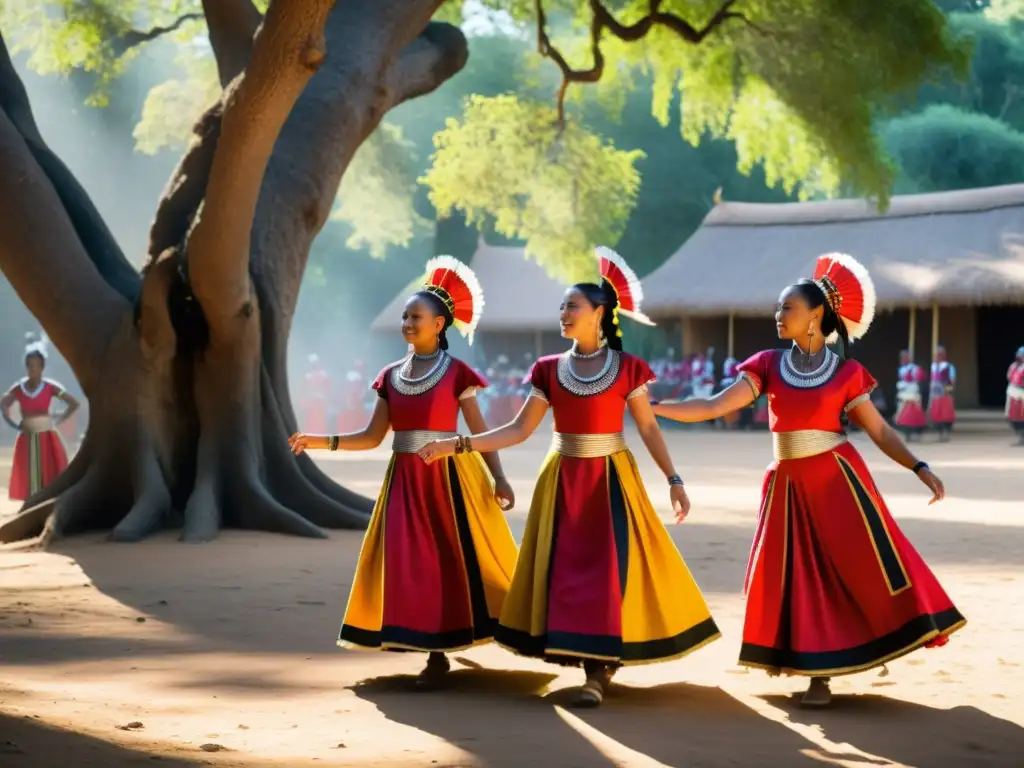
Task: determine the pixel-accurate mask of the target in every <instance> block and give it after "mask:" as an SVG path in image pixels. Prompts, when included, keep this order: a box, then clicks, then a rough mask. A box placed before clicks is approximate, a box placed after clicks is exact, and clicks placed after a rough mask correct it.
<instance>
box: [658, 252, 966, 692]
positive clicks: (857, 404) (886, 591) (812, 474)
mask: <svg viewBox="0 0 1024 768" xmlns="http://www.w3.org/2000/svg"><path fill="white" fill-rule="evenodd" d="M874 303H875V302H874V287H873V285H872V283H871V278H870V276H869V275H868V273H867V270H865V269H864V268H863V267H862V266H861V265H860V264H859V263H858V262H857V261H855V260H854V259H852V258H851V257H849V256H846V255H843V254H830V255H827V256H822V257H820V258H819V259H818V263H817V268H816V270H815V275H814V278H813V279H810V280H801V281H800V282H798V283H797V284H795V285H792V286H790V287H789V288H787V289H786V290H785V291H783V293H782V295H781V297H780V299H779V308H778V310H777V312H776V314H775V318H776V325H777V329H778V334H779V338H780V339H786V340H789V341H791V342H792V343H793V346H792V347H791V348H790V349H788V350H767V351H764V352H759V353H758V354H756V355H754V356H753V357H751V358H750V359H749V360H747V361H746V362H744V363H743V364H742V365H740V371H741V372H742V374H741V378H740V380H739V381H737V382H736V383H735V384H734V385H733V386H731V387H730V388H729V389H727V390H725V391H724V392H722V393H720V394H718V395H716V396H715V397H712V398H710V399H706V400H691V401H686V402H681V403H661V404H659V405H656V406H655V407H654V411H655V413H657V414H658V415H659V416H664V417H666V418H671V419H677V420H679V421H686V422H695V421H704V420H707V419H714V418H719V417H721V416H722V414H724V413H728V412H729V411H731V410H735V409H737V408H743V407H745V406H746V405H748V404H749V403H750V402H752V401H753V400H754V399H755V398H756V397H758V396H760V395H761V394H762V393H767V394H768V400H769V406H768V407H769V409H770V416H771V430H772V438H773V443H774V448H775V459H776V461H775V462H774V463H773V464H772V465H771V466H770V467H769V468H768V472H767V474H766V475H765V479H764V485H763V488H762V492H763V495H762V502H761V511H760V514H759V516H758V522H757V532H756V534H755V536H754V543H753V547H752V548H751V553H750V560H749V564H748V566H747V578H746V593H747V608H746V619H745V622H744V626H743V645H742V648H741V650H740V664H742V665H745V666H750V667H759V668H762V669H765V670H767V671H768V672H769V673H775V674H778V673H780V672H782V673H787V674H796V675H806V676H809V677H811V678H812V679H811V683H810V686H809V688H808V690H807V693H806V694H805V695H804V703H805V704H806V705H808V706H824V705H827V704H828V703H829V702H830V700H831V692H830V690H829V678H830V677H832V676H835V675H844V674H850V673H853V672H860V671H863V670H867V669H871V668H872V667H878V666H881V665H882V664H884V663H885V662H887V661H889V660H890V659H895V658H897V657H899V656H902V655H904V654H906V653H910V652H911V651H913V650H915V649H917V648H920V647H922V646H938V645H944V644H945V642H946V640H947V638H948V636H949V635H950V634H951V633H952V632H954V631H955V630H957V629H959V628H960V627H962V626H963V625H964V623H965V620H964V617H963V616H961V615H960V612H959V611H958V610H957V609H956V607H955V606H954V605H953V603H952V601H951V600H950V599H949V597H948V596H947V595H946V593H945V592H944V591H943V589H942V587H941V586H940V585H939V582H938V580H937V579H936V578H935V576H934V575H933V574H932V572H931V571H930V570H929V569H928V566H927V565H926V564H925V562H924V560H923V559H922V558H921V556H920V555H919V554H918V553H917V551H916V550H915V549H914V548H913V546H911V544H910V542H909V541H907V538H906V537H905V536H904V535H903V532H902V531H900V529H899V526H897V525H896V522H895V520H893V518H892V515H890V514H889V510H888V509H887V508H886V506H885V502H884V500H883V499H882V495H881V494H880V493H879V491H878V488H877V487H876V486H875V483H874V481H873V480H872V479H871V475H870V474H869V473H868V470H867V467H866V466H865V464H864V460H863V459H862V458H861V456H860V453H858V452H857V450H856V449H855V448H854V447H853V446H852V445H851V444H850V443H849V442H848V441H847V438H846V435H845V434H844V432H843V428H842V426H841V423H840V417H841V415H842V414H843V413H844V412H845V413H847V414H848V415H849V418H850V420H851V421H853V422H854V423H856V424H857V425H859V426H860V427H861V428H862V429H863V430H864V431H865V432H866V433H867V434H868V435H869V436H870V437H871V439H872V440H873V441H874V443H875V444H876V445H877V446H878V447H879V448H880V449H881V450H882V452H883V453H885V454H886V455H887V456H888V457H889V458H891V459H892V460H893V461H895V462H896V463H897V464H900V465H902V466H904V467H906V468H907V469H908V470H910V471H912V472H914V473H916V474H917V476H918V478H919V479H920V480H921V481H922V482H923V483H924V484H925V485H926V486H927V487H928V489H929V490H930V491H931V492H932V498H931V502H929V503H932V502H936V501H940V500H941V499H942V498H943V496H944V494H945V491H944V489H943V486H942V482H941V481H940V480H939V478H938V477H936V476H935V474H933V473H932V471H931V470H930V469H929V468H928V465H927V464H925V463H924V462H923V461H918V460H917V458H916V457H915V456H914V455H913V454H912V453H911V452H910V450H909V449H908V448H907V446H906V445H905V444H904V442H903V440H901V439H900V436H899V435H898V434H897V433H896V432H895V431H894V430H893V429H892V428H891V427H890V426H889V425H888V424H886V423H885V420H884V419H883V418H882V416H881V415H880V414H879V413H878V411H877V410H876V408H875V406H874V405H873V404H872V403H871V399H870V395H871V392H872V390H873V389H874V388H875V380H874V379H873V378H872V377H871V374H869V373H868V372H867V370H865V368H864V367H863V366H862V365H861V364H860V363H858V362H857V361H856V360H850V359H846V360H845V361H843V360H840V357H839V356H838V355H836V354H835V353H833V352H832V351H831V350H830V349H829V348H828V347H827V346H826V344H825V341H826V338H828V337H834V336H835V335H838V337H839V339H841V340H842V342H843V345H844V347H845V348H848V344H849V340H850V339H857V338H860V337H861V336H863V335H864V333H865V332H866V331H867V328H868V326H869V324H870V322H871V319H872V317H873V315H874Z"/></svg>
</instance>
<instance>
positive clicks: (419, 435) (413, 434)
mask: <svg viewBox="0 0 1024 768" xmlns="http://www.w3.org/2000/svg"><path fill="white" fill-rule="evenodd" d="M455 435H456V433H455V432H435V431H434V430H432V429H405V430H400V431H398V432H395V436H394V437H393V438H392V439H391V450H392V451H394V452H395V453H417V452H418V451H419V450H420V448H422V447H423V446H425V445H426V444H427V443H432V442H434V441H435V440H447V439H448V438H451V437H455Z"/></svg>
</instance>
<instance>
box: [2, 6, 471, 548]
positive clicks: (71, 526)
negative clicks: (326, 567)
mask: <svg viewBox="0 0 1024 768" xmlns="http://www.w3.org/2000/svg"><path fill="white" fill-rule="evenodd" d="M440 4H441V2H440V0H348V1H346V0H339V1H338V2H337V3H334V2H333V0H287V1H286V0H275V1H274V2H272V3H271V5H270V7H269V10H268V12H267V15H266V17H265V18H263V19H260V18H259V14H258V13H256V12H255V10H254V9H253V8H252V6H251V4H250V3H249V0H204V3H203V6H204V10H205V11H206V14H207V24H208V26H209V28H210V38H211V41H212V44H213V46H214V52H215V55H216V57H217V62H218V67H219V71H220V73H221V78H222V80H223V82H224V83H225V87H224V92H223V94H222V95H221V98H220V100H219V101H218V103H216V104H214V105H211V107H210V108H209V109H208V110H207V111H206V112H205V113H204V114H203V115H202V116H200V117H199V119H198V121H197V123H196V126H195V130H194V136H193V139H192V141H191V143H190V145H189V147H188V148H187V150H186V151H185V153H184V155H183V157H182V159H181V161H180V163H179V165H178V167H177V169H176V170H175V172H174V174H173V176H172V178H171V180H170V181H169V182H168V184H167V187H166V188H165V191H164V194H163V196H162V198H161V200H160V202H159V204H158V207H157V213H156V217H155V220H154V222H153V225H152V228H151V232H150V247H149V254H148V260H147V263H146V266H145V268H144V269H143V271H142V274H138V273H137V272H136V271H135V270H134V269H133V268H132V267H131V266H130V264H129V262H128V260H127V259H126V258H125V257H124V254H123V253H122V252H121V250H120V249H119V247H118V245H117V243H116V241H115V239H114V237H113V235H112V234H111V232H110V231H109V229H108V228H107V227H106V225H105V224H104V223H103V221H102V219H101V217H100V216H99V214H98V212H97V211H96V209H95V207H94V206H93V205H92V202H91V201H90V200H89V198H88V195H87V194H86V193H85V191H84V189H83V188H82V187H81V185H80V184H79V183H78V182H77V180H76V179H75V178H74V176H73V175H72V174H71V172H70V171H69V170H68V169H67V167H66V166H65V165H64V164H63V163H62V162H61V161H60V159H59V158H57V157H56V155H55V154H54V153H53V152H52V151H51V150H50V149H49V148H48V147H47V146H46V143H45V141H44V140H43V138H42V135H41V134H40V131H39V130H38V128H37V127H36V125H35V121H34V119H33V117H32V110H31V106H30V104H29V100H28V96H27V93H26V92H25V89H24V86H23V85H22V83H21V81H20V79H19V78H18V75H17V73H16V72H15V70H14V68H13V66H12V65H11V62H10V59H9V56H8V55H7V50H6V47H5V46H4V45H3V40H2V38H0V199H3V200H4V201H5V204H4V205H3V206H0V268H2V270H3V272H4V274H5V275H6V276H7V278H8V279H9V280H10V282H11V284H12V285H13V286H14V288H15V290H16V291H17V293H18V295H19V296H20V297H21V298H22V300H23V301H24V302H25V304H26V305H27V306H28V308H29V310H30V311H32V313H33V314H34V315H35V316H36V317H37V318H38V319H39V321H40V322H41V324H42V325H43V328H44V329H45V330H46V332H47V333H48V334H49V336H50V338H51V339H52V340H53V341H54V343H55V344H56V345H57V347H58V348H59V349H60V350H61V352H62V353H63V354H64V356H65V358H66V359H67V360H68V362H69V364H70V365H71V367H72V368H73V370H74V372H75V374H76V376H77V377H78V380H79V382H80V384H81V386H82V387H83V389H84V391H85V395H86V396H87V397H88V399H89V405H90V414H91V418H90V424H89V429H88V432H87V434H86V438H85V440H84V442H83V444H82V447H81V449H80V451H79V453H78V454H77V455H76V456H75V458H74V460H73V461H72V463H71V465H70V467H69V468H68V470H67V471H66V472H65V473H64V474H63V475H62V476H61V477H60V478H58V479H57V480H56V481H54V482H53V483H52V484H51V485H50V486H48V487H47V488H45V489H43V491H41V492H40V493H39V494H37V496H36V497H34V498H32V499H29V501H28V502H26V504H25V507H24V508H23V510H22V511H21V513H20V514H19V515H18V516H16V517H15V518H13V519H11V520H10V521H8V522H7V523H5V524H4V525H2V526H0V542H13V541H20V540H24V539H33V538H34V539H35V541H36V542H38V543H41V544H45V543H46V542H47V541H49V540H50V539H52V538H53V537H55V536H60V535H65V534H69V533H73V532H76V531H82V530H89V529H110V531H111V537H112V538H114V539H116V540H122V541H135V540H138V539H141V538H144V537H145V536H147V535H148V534H150V533H152V532H154V531H156V530H158V529H160V528H164V527H169V526H180V527H181V528H182V538H183V539H185V540H189V541H205V540H209V539H211V538H213V537H215V536H216V535H217V533H218V531H219V530H220V529H221V528H222V527H225V526H228V527H236V528H249V529H258V530H268V531H279V532H285V533H292V534H298V535H303V536H316V537H322V536H324V535H325V533H324V529H325V528H357V527H362V526H364V525H365V523H366V521H367V520H368V518H369V513H370V511H371V508H372V503H371V502H370V500H368V499H366V498H364V497H362V496H360V495H358V494H356V493H353V492H352V491H349V490H347V489H345V488H343V487H340V486H338V485H337V484H335V483H334V482H333V481H332V480H330V479H329V478H328V477H327V476H326V475H325V474H324V473H322V472H321V471H320V470H319V469H318V468H317V467H316V465H315V464H314V463H313V462H312V461H311V460H310V459H309V458H308V457H305V456H302V457H295V456H293V455H292V454H291V452H290V451H289V449H288V444H287V438H288V435H289V434H291V433H292V432H294V431H295V429H296V418H295V414H294V411H293V409H292V406H291V398H290V394H289V389H288V381H287V369H286V358H287V343H288V335H289V333H290V330H291V321H292V317H293V315H294V311H295V305H296V302H297V300H298V293H299V286H300V284H301V281H302V276H303V273H304V271H305V268H306V262H307V259H308V256H309V250H310V246H311V245H312V242H313V238H314V237H315V236H316V234H317V233H318V232H319V231H320V229H321V228H322V227H323V225H324V223H325V222H326V220H327V216H328V214H329V212H330V209H331V205H332V203H333V200H334V198H335V196H336V192H337V189H338V185H339V183H340V181H341V177H342V174H343V173H344V171H345V169H346V167H347V166H348V164H349V162H350V161H351V158H352V156H353V154H354V153H355V151H356V149H357V148H358V147H359V145H360V144H361V143H362V142H363V141H364V140H365V139H366V137H367V136H369V135H370V133H372V131H373V130H374V129H375V128H376V127H377V125H378V123H379V122H380V119H381V118H382V117H383V115H384V114H385V113H386V112H387V110H388V109H390V108H392V107H394V106H396V105H397V104H399V103H401V102H403V101H405V100H406V99H409V98H414V97H417V96H420V95H423V94H425V93H428V92H430V91H431V90H433V89H434V88H436V87H438V86H439V85H440V84H441V83H443V82H444V81H445V80H447V79H448V78H449V77H451V76H452V75H454V74H455V73H456V72H458V71H459V70H460V69H461V68H462V67H463V66H464V65H465V62H466V57H467V47H466V41H465V38H464V37H463V36H462V33H461V32H460V31H459V30H458V29H457V28H454V27H451V26H448V25H445V24H438V23H431V22H430V17H431V16H432V15H433V13H434V12H435V11H436V10H437V7H438V6H439V5H440ZM6 201H15V202H14V204H13V205H10V204H8V203H7V202H6Z"/></svg>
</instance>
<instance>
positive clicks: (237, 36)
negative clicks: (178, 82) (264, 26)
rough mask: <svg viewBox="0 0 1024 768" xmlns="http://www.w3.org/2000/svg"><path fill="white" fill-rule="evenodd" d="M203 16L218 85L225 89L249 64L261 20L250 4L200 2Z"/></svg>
mask: <svg viewBox="0 0 1024 768" xmlns="http://www.w3.org/2000/svg"><path fill="white" fill-rule="evenodd" d="M203 12H204V13H205V15H206V26H207V28H208V29H209V32H210V45H211V46H212V47H213V55H214V58H216V60H217V74H218V75H219V76H220V84H221V85H222V86H225V87H227V84H228V83H230V82H231V81H232V80H234V79H235V78H236V77H237V76H238V75H239V74H241V73H242V70H244V69H245V65H246V64H248V63H249V57H250V56H252V44H253V37H254V36H255V34H256V30H257V29H258V28H259V25H260V22H261V21H262V20H263V17H262V16H261V15H260V12H259V11H258V10H256V6H254V5H253V4H252V2H251V0H203Z"/></svg>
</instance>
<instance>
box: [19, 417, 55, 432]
mask: <svg viewBox="0 0 1024 768" xmlns="http://www.w3.org/2000/svg"><path fill="white" fill-rule="evenodd" d="M53 429H54V424H53V418H52V417H51V416H26V417H25V418H24V419H22V420H21V431H22V432H34V433H38V432H50V431H52V430H53Z"/></svg>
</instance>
